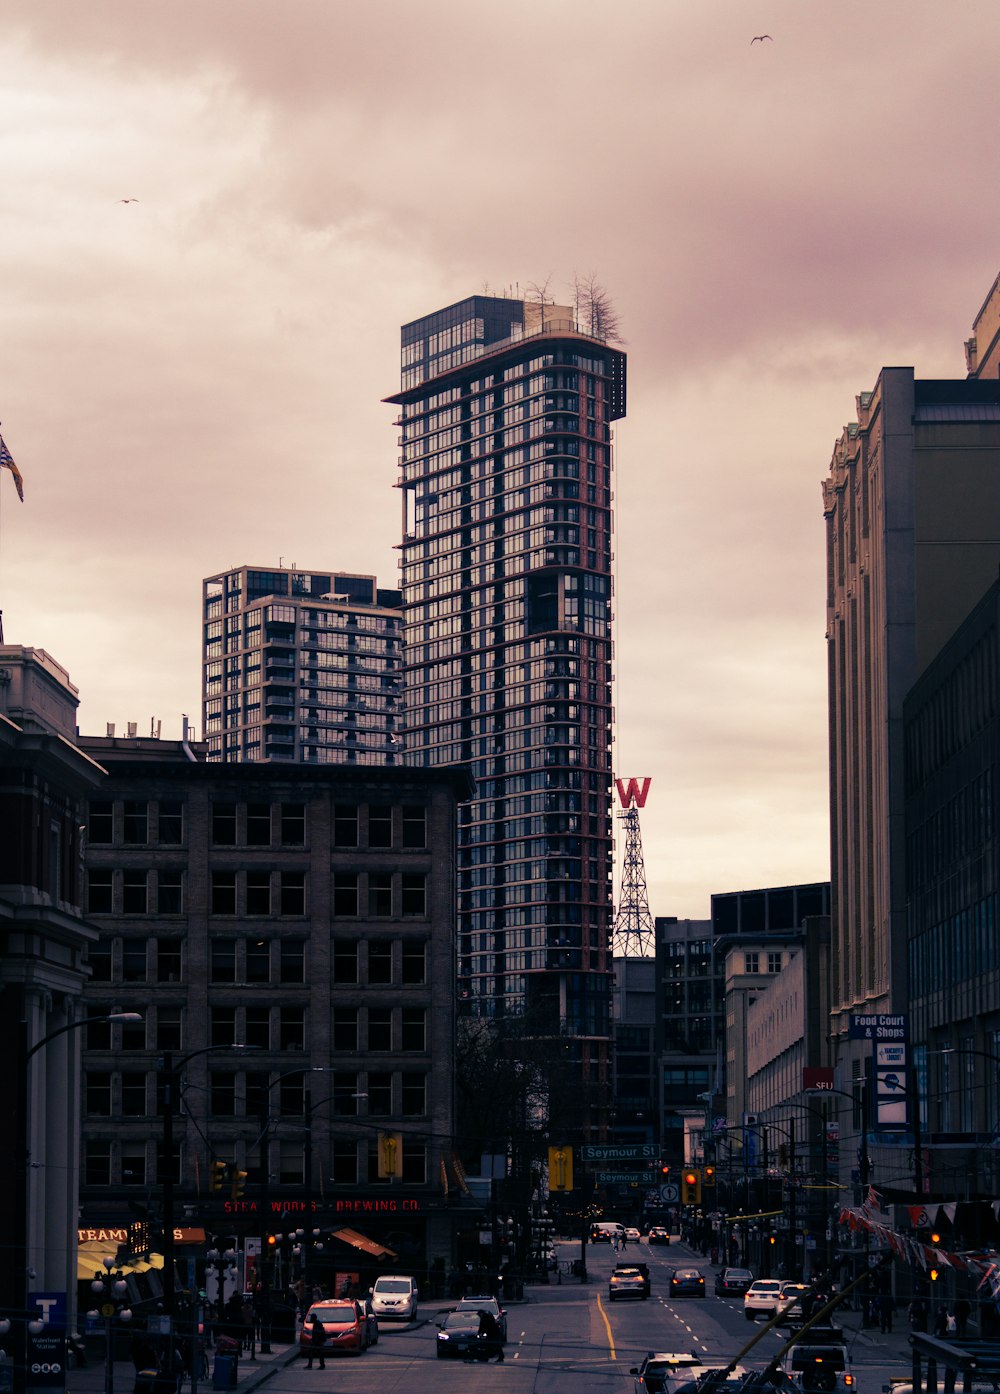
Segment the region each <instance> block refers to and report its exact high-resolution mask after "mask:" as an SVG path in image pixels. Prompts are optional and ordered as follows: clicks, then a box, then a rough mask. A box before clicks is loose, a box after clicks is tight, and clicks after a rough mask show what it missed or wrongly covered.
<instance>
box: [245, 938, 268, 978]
mask: <svg viewBox="0 0 1000 1394" xmlns="http://www.w3.org/2000/svg"><path fill="white" fill-rule="evenodd" d="M246 956H247V972H246V980H247V982H248V983H269V982H270V981H271V941H270V939H248V940H247V943H246Z"/></svg>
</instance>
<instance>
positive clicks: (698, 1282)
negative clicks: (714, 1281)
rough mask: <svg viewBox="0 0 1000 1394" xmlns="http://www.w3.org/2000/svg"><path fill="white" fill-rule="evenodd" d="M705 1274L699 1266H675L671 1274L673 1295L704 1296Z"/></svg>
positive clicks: (671, 1292)
mask: <svg viewBox="0 0 1000 1394" xmlns="http://www.w3.org/2000/svg"><path fill="white" fill-rule="evenodd" d="M705 1295H706V1293H705V1275H704V1273H702V1272H701V1270H700V1269H699V1268H675V1269H674V1271H673V1272H672V1273H671V1275H670V1296H671V1297H704V1296H705Z"/></svg>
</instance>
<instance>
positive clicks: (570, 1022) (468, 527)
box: [388, 295, 625, 1084]
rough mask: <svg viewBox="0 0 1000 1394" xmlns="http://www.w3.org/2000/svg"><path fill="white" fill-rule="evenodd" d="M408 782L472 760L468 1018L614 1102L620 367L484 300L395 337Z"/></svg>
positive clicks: (464, 949)
mask: <svg viewBox="0 0 1000 1394" xmlns="http://www.w3.org/2000/svg"><path fill="white" fill-rule="evenodd" d="M388 400H390V401H391V402H393V403H396V404H397V405H398V406H399V408H400V415H399V421H398V424H399V426H400V432H401V433H400V445H401V455H400V479H399V486H400V489H401V491H402V495H403V502H404V509H403V540H402V598H403V622H404V634H405V644H404V665H405V670H404V687H405V697H406V711H405V723H406V727H405V747H406V756H405V758H406V761H407V763H413V764H419V765H442V764H454V763H456V762H465V763H468V764H469V765H470V766H471V767H472V770H473V773H474V775H475V777H476V795H475V798H474V800H473V801H472V802H471V803H469V804H467V805H465V806H464V807H463V808H462V809H461V810H460V818H461V822H460V828H459V849H458V858H459V864H458V870H459V946H458V947H459V955H458V988H459V997H460V1006H461V1009H462V1010H464V1011H465V1012H466V1013H467V1014H472V1015H479V1016H490V1017H497V1018H499V1017H502V1016H511V1015H521V1016H523V1017H524V1018H525V1021H526V1023H527V1029H528V1031H529V1034H532V1035H535V1034H538V1035H546V1036H556V1035H558V1036H562V1037H563V1038H564V1040H565V1043H566V1046H565V1048H566V1052H567V1056H568V1057H569V1058H571V1059H572V1060H573V1061H574V1062H575V1063H577V1064H578V1065H579V1072H580V1075H581V1077H582V1079H583V1080H584V1081H587V1082H590V1083H596V1084H606V1083H607V1059H608V1047H609V1037H610V1030H611V1015H610V1003H611V971H612V960H611V946H610V930H611V890H612V887H611V870H612V834H611V813H610V789H611V752H610V745H611V719H612V713H611V657H612V650H611V620H612V581H611V560H612V552H611V534H612V518H613V513H612V499H613V495H612V491H611V483H612V451H611V423H612V422H613V421H615V420H617V419H618V418H619V417H621V416H623V415H624V411H625V355H624V353H623V352H622V351H621V350H620V349H618V348H616V347H614V346H612V345H611V344H610V343H608V342H606V341H605V340H604V339H602V338H600V337H598V336H597V335H595V334H593V333H590V332H581V330H580V329H579V328H578V327H577V323H576V319H575V316H574V311H573V310H572V309H571V308H570V307H567V306H558V305H552V304H540V303H535V302H532V301H530V300H529V301H525V300H520V299H513V298H505V297H496V296H487V295H477V296H471V297H470V298H469V299H467V300H463V301H461V302H459V303H458V304H455V305H450V306H448V307H447V308H445V309H443V310H439V311H437V312H436V313H434V314H431V315H427V316H425V317H424V318H422V319H419V320H415V321H414V322H412V323H411V324H407V325H404V326H403V329H402V390H401V391H400V392H399V393H397V394H396V395H394V396H392V397H391V398H389V399H388Z"/></svg>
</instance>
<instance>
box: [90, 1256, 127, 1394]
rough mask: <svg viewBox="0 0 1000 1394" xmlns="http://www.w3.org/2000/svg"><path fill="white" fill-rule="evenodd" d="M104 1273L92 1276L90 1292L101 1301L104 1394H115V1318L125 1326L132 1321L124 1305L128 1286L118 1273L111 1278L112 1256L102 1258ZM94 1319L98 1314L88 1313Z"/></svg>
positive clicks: (113, 1263) (95, 1312) (113, 1264)
mask: <svg viewBox="0 0 1000 1394" xmlns="http://www.w3.org/2000/svg"><path fill="white" fill-rule="evenodd" d="M101 1262H102V1263H103V1264H104V1267H105V1270H106V1273H105V1274H104V1275H102V1274H100V1273H95V1274H94V1281H93V1282H92V1283H91V1285H90V1290H91V1292H92V1293H93V1294H94V1296H95V1297H97V1298H99V1299H102V1300H101V1307H100V1315H101V1316H102V1317H103V1318H104V1394H114V1392H115V1325H114V1323H115V1318H116V1317H117V1318H118V1320H119V1321H121V1322H125V1323H126V1324H127V1323H128V1322H130V1321H131V1320H132V1310H131V1308H130V1307H128V1306H127V1305H126V1303H125V1298H126V1296H127V1294H128V1284H127V1283H126V1281H125V1279H124V1278H123V1277H122V1275H121V1272H120V1271H119V1272H118V1273H117V1274H116V1275H115V1276H114V1277H113V1278H112V1276H111V1270H112V1269H113V1268H114V1266H115V1263H116V1262H117V1260H116V1259H115V1258H114V1257H113V1256H109V1257H107V1258H103V1259H102V1260H101ZM87 1315H88V1316H94V1317H96V1316H97V1315H98V1312H97V1311H96V1310H95V1311H93V1312H88V1314H87Z"/></svg>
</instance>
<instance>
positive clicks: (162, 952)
mask: <svg viewBox="0 0 1000 1394" xmlns="http://www.w3.org/2000/svg"><path fill="white" fill-rule="evenodd" d="M182 947H183V946H182V941H181V940H180V939H157V940H156V981H157V982H158V983H179V982H180V980H181V951H182Z"/></svg>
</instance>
